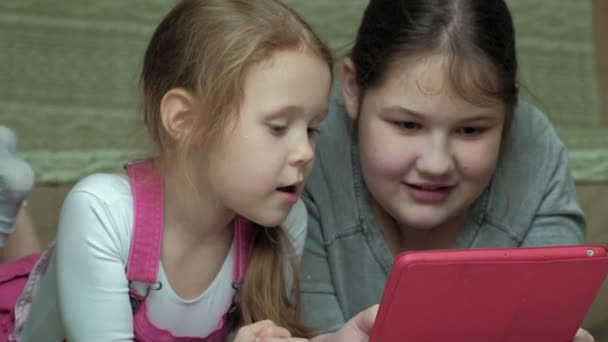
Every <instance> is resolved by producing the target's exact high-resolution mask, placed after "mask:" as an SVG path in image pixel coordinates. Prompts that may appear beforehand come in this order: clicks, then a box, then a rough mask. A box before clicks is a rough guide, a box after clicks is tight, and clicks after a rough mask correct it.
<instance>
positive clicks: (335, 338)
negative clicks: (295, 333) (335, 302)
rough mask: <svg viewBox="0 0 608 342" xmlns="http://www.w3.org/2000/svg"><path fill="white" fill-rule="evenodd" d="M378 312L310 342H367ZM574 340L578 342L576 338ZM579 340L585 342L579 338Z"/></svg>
mask: <svg viewBox="0 0 608 342" xmlns="http://www.w3.org/2000/svg"><path fill="white" fill-rule="evenodd" d="M376 314H378V305H374V306H372V307H370V308H368V309H365V310H364V311H361V312H359V313H358V314H357V315H356V316H355V317H353V318H351V320H350V321H348V323H346V324H345V325H344V326H343V327H342V329H340V330H338V331H336V332H335V333H332V334H325V335H321V336H317V337H315V338H313V339H312V340H311V341H312V342H367V341H369V334H370V333H371V332H372V327H373V326H374V321H375V320H376ZM576 342H579V341H578V340H577V341H576ZM580 342H587V341H586V340H581V341H580Z"/></svg>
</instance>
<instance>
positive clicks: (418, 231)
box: [373, 203, 468, 256]
mask: <svg viewBox="0 0 608 342" xmlns="http://www.w3.org/2000/svg"><path fill="white" fill-rule="evenodd" d="M373 213H374V219H375V221H376V224H377V225H378V227H379V229H380V231H381V233H382V235H383V237H384V240H385V242H386V244H387V246H388V248H389V249H390V251H391V253H392V254H393V255H394V256H396V255H397V254H399V253H403V252H406V251H414V250H432V249H447V248H450V246H452V244H453V243H454V242H455V241H456V238H457V237H458V232H459V231H460V228H461V227H462V226H463V225H464V223H465V221H466V217H467V214H468V213H467V212H464V213H462V214H461V215H459V216H457V217H453V218H451V219H450V220H448V221H446V222H444V223H443V224H440V225H438V226H435V227H431V228H424V229H423V228H415V227H411V226H409V225H407V224H404V223H401V222H397V220H395V219H394V218H393V217H392V216H391V215H390V214H389V213H387V212H386V211H385V210H384V209H382V208H381V207H380V205H378V204H377V203H374V205H373Z"/></svg>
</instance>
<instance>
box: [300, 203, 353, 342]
mask: <svg viewBox="0 0 608 342" xmlns="http://www.w3.org/2000/svg"><path fill="white" fill-rule="evenodd" d="M304 201H305V203H306V207H307V209H308V235H307V239H306V245H305V247H304V254H303V256H302V287H301V292H302V320H303V322H304V324H306V325H307V326H309V327H311V328H312V329H315V330H316V331H317V332H318V333H327V332H333V331H336V330H338V329H340V328H341V327H342V326H343V325H344V323H345V322H346V320H345V319H344V313H343V312H342V309H341V307H340V302H339V301H338V297H337V295H336V290H335V288H334V283H333V280H332V274H331V268H330V267H329V259H328V255H327V250H326V247H325V243H324V239H323V232H322V227H321V224H320V220H319V213H318V210H317V208H316V204H315V203H314V202H313V201H312V200H311V199H310V198H307V197H304Z"/></svg>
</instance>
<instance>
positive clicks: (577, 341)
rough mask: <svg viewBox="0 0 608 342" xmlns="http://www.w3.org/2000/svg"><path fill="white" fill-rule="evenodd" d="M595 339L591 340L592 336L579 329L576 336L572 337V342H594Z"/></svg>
mask: <svg viewBox="0 0 608 342" xmlns="http://www.w3.org/2000/svg"><path fill="white" fill-rule="evenodd" d="M594 341H595V339H594V338H593V336H591V334H590V333H589V332H588V331H587V330H585V329H581V328H579V329H578V331H577V332H576V336H574V340H572V342H594Z"/></svg>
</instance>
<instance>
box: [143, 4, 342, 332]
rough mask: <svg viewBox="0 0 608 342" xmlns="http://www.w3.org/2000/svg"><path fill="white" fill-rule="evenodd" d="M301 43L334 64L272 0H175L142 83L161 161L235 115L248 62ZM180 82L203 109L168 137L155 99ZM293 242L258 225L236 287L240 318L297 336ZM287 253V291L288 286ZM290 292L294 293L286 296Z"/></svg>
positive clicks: (209, 137) (219, 129)
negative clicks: (267, 322) (271, 324)
mask: <svg viewBox="0 0 608 342" xmlns="http://www.w3.org/2000/svg"><path fill="white" fill-rule="evenodd" d="M289 48H303V49H306V50H308V51H310V52H312V53H314V54H315V55H317V56H318V57H319V58H321V59H322V60H323V61H325V62H326V63H327V64H328V67H329V70H330V72H331V71H332V69H333V65H332V57H331V53H330V51H329V49H328V48H327V46H326V45H325V44H324V43H323V42H322V41H321V39H319V37H318V36H317V35H316V34H315V33H314V32H313V31H312V30H311V28H310V27H309V26H308V25H307V24H306V23H305V22H304V21H303V20H302V18H301V17H299V16H298V15H297V14H296V13H295V12H294V11H293V10H291V9H290V8H288V7H287V6H285V5H284V4H282V3H280V2H279V1H275V0H181V1H179V2H178V3H177V5H176V6H175V7H174V8H173V9H172V10H171V11H170V12H169V13H168V14H167V16H166V17H165V18H164V19H163V20H162V22H161V23H160V24H159V26H158V27H157V28H156V30H155V32H154V34H153V36H152V38H151V40H150V43H149V45H148V48H147V50H146V53H145V57H144V63H143V70H142V73H141V85H142V89H143V112H144V121H145V124H146V126H147V128H148V130H149V132H150V135H151V137H152V140H153V142H154V143H155V145H156V147H157V148H158V153H159V160H160V163H161V167H162V162H163V161H165V162H172V159H173V158H174V157H173V155H176V156H177V158H178V159H177V162H179V161H183V160H184V159H185V158H187V156H188V153H189V149H190V147H189V146H191V145H192V143H196V145H198V146H204V147H205V148H210V147H212V146H213V145H214V144H215V143H216V142H217V141H218V140H219V139H220V137H221V135H222V134H223V133H224V132H225V131H226V129H227V123H228V122H230V120H229V119H230V118H231V115H238V108H239V106H240V104H241V101H242V98H243V94H242V87H243V83H244V78H245V73H246V70H247V68H248V67H249V66H250V65H252V64H254V63H257V62H259V61H262V60H263V59H265V58H268V57H270V55H271V54H272V53H273V52H274V51H276V50H278V49H289ZM174 88H180V89H185V90H187V91H189V92H190V93H192V94H194V95H195V96H196V98H197V100H199V101H200V103H201V107H202V108H203V111H202V113H199V115H197V116H196V118H195V119H194V120H195V121H194V122H193V125H192V128H191V129H189V130H188V132H187V133H186V136H185V137H183V139H181V138H180V139H179V141H178V142H174V141H173V140H172V139H170V137H169V135H168V133H167V132H166V131H165V128H164V127H163V125H162V120H161V117H160V102H161V100H162V98H163V96H164V94H166V93H167V92H168V91H169V90H171V89H174ZM292 250H293V247H292V246H291V244H290V243H289V241H288V239H287V238H286V236H285V233H284V232H283V230H282V229H266V228H261V227H260V228H259V229H258V232H257V233H256V234H255V236H254V238H253V239H252V249H251V251H250V255H249V263H248V267H247V273H246V276H245V280H244V283H243V287H242V290H241V291H240V294H239V297H240V298H239V301H240V311H241V319H242V323H244V324H249V323H252V322H255V321H258V320H262V319H271V320H273V321H274V322H275V323H277V324H279V325H281V326H284V327H286V328H287V329H289V330H290V331H291V332H292V334H294V335H296V336H306V335H307V330H306V329H305V328H303V327H302V326H301V325H300V323H299V304H300V303H299V279H298V270H297V267H296V266H297V264H296V263H295V262H293V253H292ZM285 256H288V258H289V259H290V264H291V266H292V271H293V272H292V273H293V276H294V278H295V279H294V280H293V282H292V284H293V287H292V289H293V292H294V293H293V296H290V294H289V293H288V292H287V283H288V282H287V279H286V278H287V276H286V275H287V272H286V270H284V267H282V265H283V263H284V260H285ZM290 298H295V299H294V300H293V302H290V300H289V299H290Z"/></svg>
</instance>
